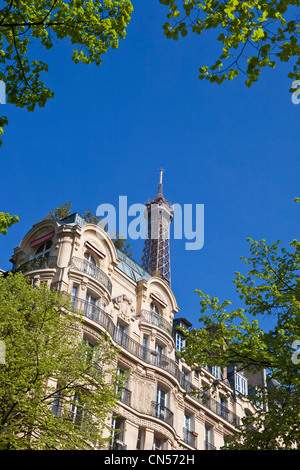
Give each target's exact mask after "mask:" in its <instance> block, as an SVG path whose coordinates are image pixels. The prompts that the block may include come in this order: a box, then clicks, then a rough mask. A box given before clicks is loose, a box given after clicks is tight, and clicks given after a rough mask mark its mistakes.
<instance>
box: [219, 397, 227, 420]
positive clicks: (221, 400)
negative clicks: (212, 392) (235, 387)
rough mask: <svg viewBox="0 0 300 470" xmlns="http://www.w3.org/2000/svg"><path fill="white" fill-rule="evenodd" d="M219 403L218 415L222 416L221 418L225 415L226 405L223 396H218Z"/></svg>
mask: <svg viewBox="0 0 300 470" xmlns="http://www.w3.org/2000/svg"><path fill="white" fill-rule="evenodd" d="M219 403H220V416H222V417H223V418H226V417H227V412H226V410H227V407H226V401H225V400H224V398H223V397H220V398H219Z"/></svg>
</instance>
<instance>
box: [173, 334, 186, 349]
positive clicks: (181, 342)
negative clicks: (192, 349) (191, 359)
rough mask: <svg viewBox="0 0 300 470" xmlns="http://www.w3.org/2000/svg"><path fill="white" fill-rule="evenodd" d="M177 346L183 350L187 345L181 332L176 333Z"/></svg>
mask: <svg viewBox="0 0 300 470" xmlns="http://www.w3.org/2000/svg"><path fill="white" fill-rule="evenodd" d="M175 346H176V350H177V351H181V350H182V348H183V347H184V346H185V341H184V339H183V337H182V336H181V335H180V334H179V333H176V341H175Z"/></svg>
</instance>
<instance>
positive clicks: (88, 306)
mask: <svg viewBox="0 0 300 470" xmlns="http://www.w3.org/2000/svg"><path fill="white" fill-rule="evenodd" d="M99 300H100V299H97V298H96V297H95V296H94V295H93V294H91V293H90V292H87V293H86V296H85V305H84V313H85V315H86V316H87V317H88V318H90V319H91V320H94V321H97V319H98V313H99V311H98V306H97V304H98V303H99Z"/></svg>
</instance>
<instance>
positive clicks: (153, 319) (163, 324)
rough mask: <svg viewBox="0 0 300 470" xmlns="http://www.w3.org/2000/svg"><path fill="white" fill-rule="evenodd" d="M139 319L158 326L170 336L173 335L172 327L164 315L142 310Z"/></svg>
mask: <svg viewBox="0 0 300 470" xmlns="http://www.w3.org/2000/svg"><path fill="white" fill-rule="evenodd" d="M137 318H140V319H141V320H143V321H145V322H146V323H149V324H150V325H154V326H157V327H158V328H161V329H163V330H165V331H167V332H168V333H169V334H170V335H172V325H171V323H170V322H168V321H167V320H166V319H165V318H164V317H163V316H162V315H159V314H157V313H156V312H152V311H151V310H141V312H140V313H139V315H137Z"/></svg>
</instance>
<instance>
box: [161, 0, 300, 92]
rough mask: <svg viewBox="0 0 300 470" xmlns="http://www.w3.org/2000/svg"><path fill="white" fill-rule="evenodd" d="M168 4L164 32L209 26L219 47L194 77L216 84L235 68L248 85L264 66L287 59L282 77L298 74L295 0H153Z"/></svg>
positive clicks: (298, 21) (174, 36) (180, 33)
mask: <svg viewBox="0 0 300 470" xmlns="http://www.w3.org/2000/svg"><path fill="white" fill-rule="evenodd" d="M159 1H160V3H161V4H163V5H166V6H168V7H169V12H168V13H167V17H168V21H167V22H166V23H165V24H164V32H165V35H166V37H167V38H172V39H175V40H178V39H179V37H185V36H187V34H188V33H189V32H192V33H194V34H196V35H201V34H203V33H205V32H207V31H208V30H215V31H216V33H217V35H218V36H217V41H219V43H220V45H221V53H220V55H219V57H218V58H217V60H216V61H215V62H214V63H212V64H211V65H209V66H208V65H204V66H202V67H200V69H199V71H200V75H199V78H200V79H207V80H209V81H210V82H215V83H218V84H221V83H222V82H224V80H233V79H234V78H235V77H237V76H238V75H239V74H240V73H242V74H243V75H244V76H245V83H246V85H247V86H248V87H250V86H251V85H252V84H253V83H254V82H256V81H257V80H258V77H259V75H260V73H261V71H262V69H263V68H264V67H271V68H274V67H275V66H276V63H277V62H278V61H281V62H289V61H292V63H293V67H292V66H291V68H290V71H289V74H288V77H289V78H291V79H294V80H299V79H300V58H299V56H300V44H299V28H300V19H299V10H298V7H299V0H291V1H287V0H275V1H274V0H247V1H243V2H239V1H238V0H229V1H226V2H223V1H218V0H206V1H203V2H200V1H198V0H159Z"/></svg>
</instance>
